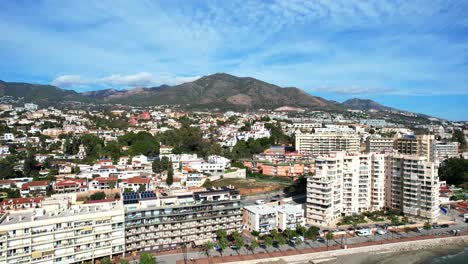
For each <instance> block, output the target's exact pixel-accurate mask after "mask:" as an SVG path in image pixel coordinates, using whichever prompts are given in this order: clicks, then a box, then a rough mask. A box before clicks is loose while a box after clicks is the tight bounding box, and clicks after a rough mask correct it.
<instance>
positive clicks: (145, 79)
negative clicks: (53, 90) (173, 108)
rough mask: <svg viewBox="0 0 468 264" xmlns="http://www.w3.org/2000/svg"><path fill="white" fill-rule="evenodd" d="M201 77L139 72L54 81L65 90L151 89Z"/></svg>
mask: <svg viewBox="0 0 468 264" xmlns="http://www.w3.org/2000/svg"><path fill="white" fill-rule="evenodd" d="M198 78H200V76H170V75H160V76H155V75H153V74H151V73H148V72H139V73H136V74H129V75H123V74H112V75H109V76H105V77H102V78H96V79H93V78H84V77H82V76H80V75H62V76H58V77H57V78H55V79H54V80H53V81H52V84H53V85H56V86H59V87H63V88H83V87H89V88H93V87H95V88H101V87H115V88H134V87H151V86H158V85H162V84H168V85H177V84H181V83H184V82H190V81H194V80H196V79H198Z"/></svg>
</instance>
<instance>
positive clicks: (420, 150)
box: [395, 135, 435, 161]
mask: <svg viewBox="0 0 468 264" xmlns="http://www.w3.org/2000/svg"><path fill="white" fill-rule="evenodd" d="M434 141H435V137H434V135H417V136H407V137H403V138H399V139H397V140H395V149H397V150H398V152H399V153H400V154H406V155H417V156H423V157H426V158H427V160H430V161H432V160H433V154H434V153H433V145H434Z"/></svg>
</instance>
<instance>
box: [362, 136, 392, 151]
mask: <svg viewBox="0 0 468 264" xmlns="http://www.w3.org/2000/svg"><path fill="white" fill-rule="evenodd" d="M393 142H394V139H393V138H386V137H372V136H370V137H368V138H367V139H366V152H368V153H370V152H382V151H392V150H393V145H394V144H393Z"/></svg>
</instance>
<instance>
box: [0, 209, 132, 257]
mask: <svg viewBox="0 0 468 264" xmlns="http://www.w3.org/2000/svg"><path fill="white" fill-rule="evenodd" d="M124 239H125V237H124V214H123V205H122V204H119V203H118V202H111V203H99V204H83V205H72V206H68V204H67V203H60V204H53V203H51V204H49V205H48V206H46V207H43V208H34V209H28V210H21V211H10V212H7V213H5V214H3V215H1V216H0V263H77V262H84V261H93V260H95V259H99V258H102V257H107V256H108V257H114V256H118V255H122V254H123V252H124V246H125V243H124Z"/></svg>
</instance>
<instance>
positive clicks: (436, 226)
mask: <svg viewBox="0 0 468 264" xmlns="http://www.w3.org/2000/svg"><path fill="white" fill-rule="evenodd" d="M440 228H441V227H440V225H438V224H433V225H432V229H440Z"/></svg>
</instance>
